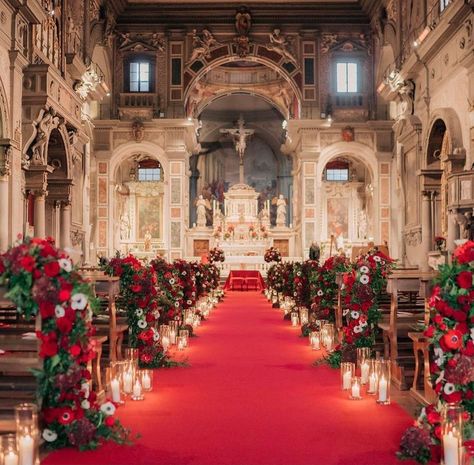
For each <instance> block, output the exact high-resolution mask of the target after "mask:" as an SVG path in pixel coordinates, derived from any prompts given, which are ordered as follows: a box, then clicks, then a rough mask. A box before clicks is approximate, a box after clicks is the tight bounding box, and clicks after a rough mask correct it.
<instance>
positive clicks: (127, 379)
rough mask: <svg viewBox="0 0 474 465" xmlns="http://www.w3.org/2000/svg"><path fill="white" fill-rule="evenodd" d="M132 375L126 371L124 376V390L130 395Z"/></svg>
mask: <svg viewBox="0 0 474 465" xmlns="http://www.w3.org/2000/svg"><path fill="white" fill-rule="evenodd" d="M132 383H133V379H132V373H131V372H130V371H126V372H125V373H124V375H123V390H124V391H125V392H126V393H127V394H130V393H131V392H132Z"/></svg>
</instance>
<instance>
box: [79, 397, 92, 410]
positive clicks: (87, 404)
mask: <svg viewBox="0 0 474 465" xmlns="http://www.w3.org/2000/svg"><path fill="white" fill-rule="evenodd" d="M81 407H82V408H83V409H84V410H89V409H90V408H91V403H90V402H89V401H88V400H87V399H84V400H83V401H82V402H81Z"/></svg>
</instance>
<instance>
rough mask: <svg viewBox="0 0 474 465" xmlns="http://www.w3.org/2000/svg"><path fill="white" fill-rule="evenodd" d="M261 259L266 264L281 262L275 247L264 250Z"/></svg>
mask: <svg viewBox="0 0 474 465" xmlns="http://www.w3.org/2000/svg"><path fill="white" fill-rule="evenodd" d="M263 259H264V260H265V261H266V262H267V263H271V262H277V263H279V262H281V253H280V251H279V250H278V249H277V248H276V247H270V248H269V249H267V250H265V255H264V256H263Z"/></svg>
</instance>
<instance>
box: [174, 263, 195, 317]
mask: <svg viewBox="0 0 474 465" xmlns="http://www.w3.org/2000/svg"><path fill="white" fill-rule="evenodd" d="M172 266H173V268H174V269H176V270H177V271H178V276H179V277H180V279H181V282H182V284H183V310H185V309H187V308H190V307H194V305H196V299H197V297H198V295H197V287H196V275H195V274H194V272H193V266H192V265H191V264H190V263H189V262H187V261H186V260H175V261H174V262H173V264H172Z"/></svg>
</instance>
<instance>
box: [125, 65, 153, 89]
mask: <svg viewBox="0 0 474 465" xmlns="http://www.w3.org/2000/svg"><path fill="white" fill-rule="evenodd" d="M130 92H150V63H149V62H147V61H132V62H131V63H130Z"/></svg>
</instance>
